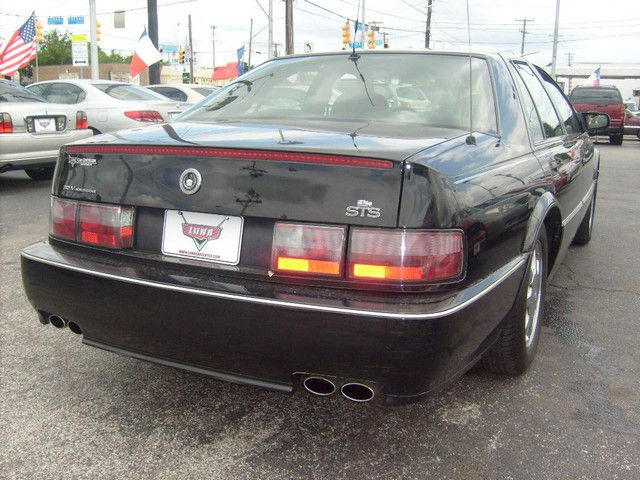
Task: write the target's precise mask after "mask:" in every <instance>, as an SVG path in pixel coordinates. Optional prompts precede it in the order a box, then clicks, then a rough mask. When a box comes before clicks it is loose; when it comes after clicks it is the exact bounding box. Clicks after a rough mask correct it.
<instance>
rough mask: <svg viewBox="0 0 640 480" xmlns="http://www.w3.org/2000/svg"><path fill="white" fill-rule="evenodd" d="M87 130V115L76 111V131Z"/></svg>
mask: <svg viewBox="0 0 640 480" xmlns="http://www.w3.org/2000/svg"><path fill="white" fill-rule="evenodd" d="M87 128H89V120H88V119H87V114H86V113H85V112H83V111H82V110H78V112H77V113H76V130H86V129H87Z"/></svg>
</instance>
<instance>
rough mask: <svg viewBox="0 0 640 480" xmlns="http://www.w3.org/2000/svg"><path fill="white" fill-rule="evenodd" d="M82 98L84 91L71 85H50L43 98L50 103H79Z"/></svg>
mask: <svg viewBox="0 0 640 480" xmlns="http://www.w3.org/2000/svg"><path fill="white" fill-rule="evenodd" d="M84 97H85V93H84V90H82V89H81V88H80V87H78V86H76V85H73V84H71V83H51V84H49V88H48V89H47V91H46V92H45V98H46V99H47V101H48V102H51V103H66V104H73V103H80V102H81V101H82V100H84Z"/></svg>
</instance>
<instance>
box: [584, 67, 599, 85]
mask: <svg viewBox="0 0 640 480" xmlns="http://www.w3.org/2000/svg"><path fill="white" fill-rule="evenodd" d="M589 83H590V84H591V85H593V86H594V87H599V86H600V67H598V68H596V71H595V72H593V73H592V74H591V75H590V76H589V78H587V84H589Z"/></svg>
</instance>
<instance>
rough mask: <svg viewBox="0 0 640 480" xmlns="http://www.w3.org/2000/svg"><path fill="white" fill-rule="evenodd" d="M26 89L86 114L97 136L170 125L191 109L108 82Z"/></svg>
mask: <svg viewBox="0 0 640 480" xmlns="http://www.w3.org/2000/svg"><path fill="white" fill-rule="evenodd" d="M27 88H28V89H29V90H31V91H32V92H35V93H37V94H38V95H41V96H42V97H44V98H46V99H47V101H49V102H55V103H66V104H71V105H76V106H77V107H78V108H79V109H81V110H84V111H85V112H87V116H88V118H89V128H91V129H92V130H93V131H94V132H95V133H107V132H112V131H115V130H121V129H124V128H134V127H140V126H141V125H145V124H147V125H148V124H153V123H164V122H170V121H171V120H173V119H174V118H175V117H177V116H178V115H179V114H180V113H182V112H183V111H184V110H186V109H187V108H188V107H189V104H187V103H183V102H172V101H170V100H168V99H167V98H166V97H163V96H162V95H160V94H158V93H155V92H152V91H151V90H147V89H146V88H143V87H139V86H137V85H132V84H130V83H122V82H112V81H109V80H50V81H47V82H39V83H34V84H33V85H29V86H28V87H27Z"/></svg>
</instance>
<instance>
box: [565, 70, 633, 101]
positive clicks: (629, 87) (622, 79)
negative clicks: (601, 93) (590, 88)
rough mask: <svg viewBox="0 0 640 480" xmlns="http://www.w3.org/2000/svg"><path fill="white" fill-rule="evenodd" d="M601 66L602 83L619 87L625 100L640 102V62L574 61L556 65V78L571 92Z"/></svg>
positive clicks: (566, 90)
mask: <svg viewBox="0 0 640 480" xmlns="http://www.w3.org/2000/svg"><path fill="white" fill-rule="evenodd" d="M598 67H600V84H601V85H614V86H616V87H618V89H619V90H620V93H622V98H623V99H624V100H627V99H632V100H634V101H635V102H636V104H638V103H639V102H640V63H573V64H572V65H569V66H558V67H556V80H557V82H558V83H559V84H560V85H562V86H563V88H564V90H565V92H567V93H569V92H571V90H572V89H573V88H574V87H576V86H578V85H583V84H584V83H585V82H586V80H587V78H589V76H590V75H591V74H592V73H593V72H594V71H595V70H596V69H597V68H598Z"/></svg>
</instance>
